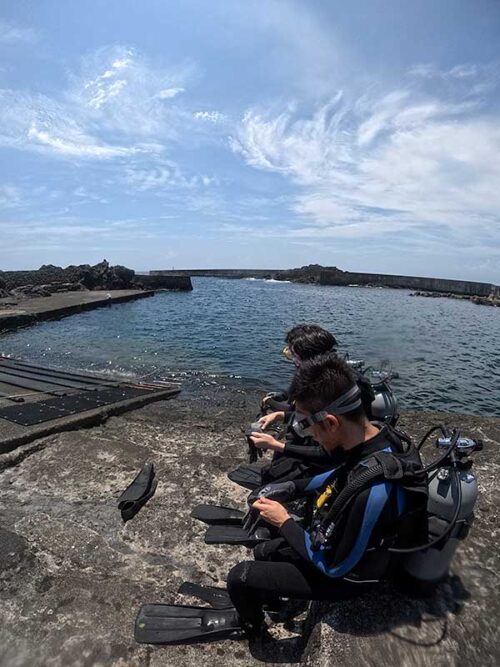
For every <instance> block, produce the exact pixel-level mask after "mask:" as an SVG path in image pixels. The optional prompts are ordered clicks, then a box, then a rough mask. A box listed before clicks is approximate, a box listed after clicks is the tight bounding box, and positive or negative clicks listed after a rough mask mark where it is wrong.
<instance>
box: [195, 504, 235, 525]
mask: <svg viewBox="0 0 500 667" xmlns="http://www.w3.org/2000/svg"><path fill="white" fill-rule="evenodd" d="M191 516H192V518H193V519H198V520H199V521H203V523H208V525H210V526H220V525H225V526H228V525H233V526H241V524H242V523H243V519H244V518H245V512H242V511H241V510H238V509H235V508H234V507H223V506H222V505H197V506H196V507H195V508H194V509H193V511H192V512H191Z"/></svg>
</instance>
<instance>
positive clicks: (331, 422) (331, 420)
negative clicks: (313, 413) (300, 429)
mask: <svg viewBox="0 0 500 667" xmlns="http://www.w3.org/2000/svg"><path fill="white" fill-rule="evenodd" d="M324 423H325V425H326V426H327V427H328V428H329V429H330V431H333V432H336V431H338V430H339V428H340V422H339V419H338V417H336V416H335V415H326V419H325V421H324Z"/></svg>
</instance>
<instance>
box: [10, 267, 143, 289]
mask: <svg viewBox="0 0 500 667" xmlns="http://www.w3.org/2000/svg"><path fill="white" fill-rule="evenodd" d="M134 276H135V272H134V271H133V270H132V269H128V268H127V267H125V266H120V265H118V266H110V264H109V262H108V261H107V260H103V261H102V262H100V263H99V264H96V265H94V266H90V264H81V265H79V266H74V265H70V266H67V267H66V268H65V269H63V268H61V267H60V266H53V265H52V264H44V265H43V266H41V267H40V268H39V269H38V270H37V271H6V272H4V273H3V274H2V275H1V276H0V277H1V279H2V281H3V283H1V284H0V290H15V289H18V288H27V287H28V286H29V287H30V288H31V290H32V291H31V294H30V296H44V290H45V291H47V290H48V291H50V290H52V292H58V291H66V290H65V288H64V287H63V286H64V285H66V286H67V289H68V290H70V291H73V290H76V289H90V290H115V289H116V290H118V289H137V287H136V286H135V285H134V284H133V280H134ZM2 284H3V287H2ZM35 287H37V288H43V289H42V291H41V292H40V293H37V292H36V290H34V288H35ZM52 292H51V293H52ZM20 293H21V294H26V293H28V291H27V290H25V291H24V292H23V291H21V292H20Z"/></svg>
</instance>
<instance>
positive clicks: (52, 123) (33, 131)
mask: <svg viewBox="0 0 500 667" xmlns="http://www.w3.org/2000/svg"><path fill="white" fill-rule="evenodd" d="M187 72H189V70H187V69H186V68H185V67H183V68H182V69H181V70H180V73H179V74H178V75H176V74H175V72H173V71H171V70H168V71H167V70H166V69H155V68H153V67H152V66H151V65H150V64H149V63H148V62H147V61H146V60H145V59H144V58H142V57H141V56H139V55H138V54H137V53H136V52H135V51H134V50H133V49H129V48H124V47H113V48H106V49H100V50H99V51H97V52H96V53H94V54H92V55H91V56H88V57H87V58H85V59H84V60H83V61H82V67H81V71H80V72H79V73H78V74H73V75H72V76H71V79H70V85H69V86H68V88H67V89H66V90H63V91H61V93H60V94H59V95H57V96H52V97H49V96H47V95H42V94H37V93H34V92H31V91H30V92H27V91H19V90H5V89H4V90H0V145H1V144H3V145H7V146H10V147H14V148H18V149H22V150H36V151H40V150H44V151H45V152H46V153H47V154H52V155H53V156H55V157H66V158H68V157H70V158H72V159H75V158H76V159H78V158H81V159H86V160H89V159H108V160H110V159H114V158H122V157H125V156H128V155H135V154H136V153H144V152H148V153H158V151H159V150H162V149H163V147H164V146H165V144H167V143H169V142H171V141H172V140H174V139H176V138H177V136H178V134H179V133H180V129H181V128H182V127H183V126H185V125H186V124H189V123H193V121H192V119H191V115H190V114H189V113H187V112H182V111H181V110H179V109H173V108H171V107H167V106H166V105H165V103H164V102H163V100H165V99H168V98H169V97H173V96H175V95H177V94H178V93H180V92H181V91H182V90H183V88H181V87H180V86H175V87H174V86H172V87H170V88H168V89H166V88H165V87H164V84H165V81H166V80H168V81H170V82H173V83H177V82H180V81H181V80H183V78H185V77H186V76H187V75H188V74H187Z"/></svg>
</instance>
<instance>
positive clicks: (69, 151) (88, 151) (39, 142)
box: [27, 125, 141, 158]
mask: <svg viewBox="0 0 500 667" xmlns="http://www.w3.org/2000/svg"><path fill="white" fill-rule="evenodd" d="M27 138H28V139H29V140H30V142H31V143H32V146H33V147H43V148H47V149H50V150H51V151H54V152H56V153H60V154H61V155H64V156H71V157H81V158H114V157H118V156H124V155H131V154H134V153H137V152H139V151H140V150H141V149H140V148H124V147H122V146H109V145H99V144H98V143H96V142H95V140H94V139H93V138H92V137H89V136H87V135H85V134H83V133H79V132H76V133H74V135H73V136H68V135H67V134H65V135H63V136H57V135H54V134H51V133H49V132H47V131H46V130H41V129H39V128H37V127H36V125H32V126H31V127H30V128H29V130H28V135H27Z"/></svg>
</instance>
